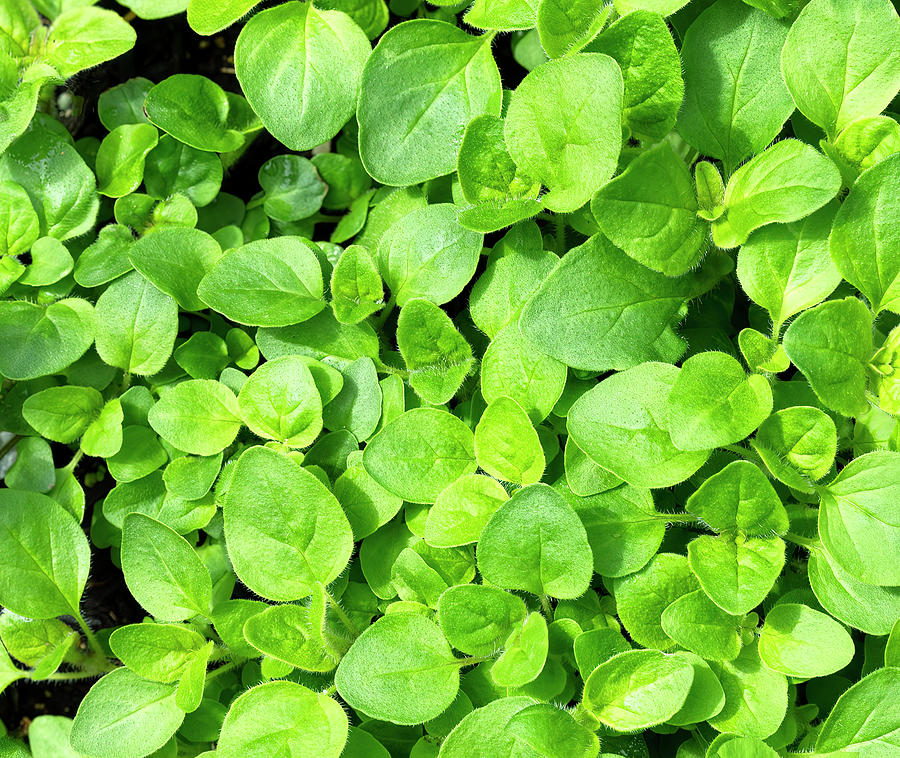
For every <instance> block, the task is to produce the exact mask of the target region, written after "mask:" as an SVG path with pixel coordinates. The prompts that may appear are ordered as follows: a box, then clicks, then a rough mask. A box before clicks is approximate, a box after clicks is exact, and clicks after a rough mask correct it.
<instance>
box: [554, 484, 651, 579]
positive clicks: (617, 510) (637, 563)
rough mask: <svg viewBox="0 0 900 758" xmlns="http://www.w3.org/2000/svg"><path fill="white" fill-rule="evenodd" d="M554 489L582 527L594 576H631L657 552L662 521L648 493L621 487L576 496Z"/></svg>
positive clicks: (623, 485)
mask: <svg viewBox="0 0 900 758" xmlns="http://www.w3.org/2000/svg"><path fill="white" fill-rule="evenodd" d="M556 486H557V488H558V489H560V491H561V492H562V494H563V496H564V497H566V499H567V500H568V501H569V503H570V504H571V505H572V507H573V508H575V512H576V513H577V514H578V517H579V518H580V519H581V523H582V524H584V528H585V531H586V532H587V537H588V543H590V546H591V550H592V552H593V553H594V571H595V572H596V573H598V574H600V575H601V576H606V577H619V576H626V575H627V574H633V573H634V572H635V571H639V570H640V569H642V568H643V567H644V566H645V565H646V564H647V562H648V561H649V560H650V559H651V558H652V557H653V556H654V555H655V554H656V551H657V550H659V546H660V544H661V543H662V540H663V537H664V536H665V533H666V522H665V519H664V517H663V516H662V515H661V514H659V513H657V512H656V509H655V508H654V507H653V495H652V494H651V492H650V490H646V489H638V488H637V487H632V486H631V485H629V484H622V485H621V486H614V487H612V488H611V489H608V490H606V491H605V492H599V493H596V494H593V495H590V496H588V497H576V496H572V495H569V494H568V493H567V492H566V491H565V490H564V489H562V488H561V487H560V486H559V485H558V484H557V485H556Z"/></svg>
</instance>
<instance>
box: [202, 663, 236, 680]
mask: <svg viewBox="0 0 900 758" xmlns="http://www.w3.org/2000/svg"><path fill="white" fill-rule="evenodd" d="M240 665H241V661H232V662H231V663H226V664H225V665H224V666H219V668H217V669H213V670H212V671H210V672H209V673H208V674H207V675H206V683H207V684H209V682H211V681H212V680H213V679H215V678H216V677H217V676H221V675H222V674H224V673H225V672H227V671H231V670H232V669H233V668H235V667H236V666H240Z"/></svg>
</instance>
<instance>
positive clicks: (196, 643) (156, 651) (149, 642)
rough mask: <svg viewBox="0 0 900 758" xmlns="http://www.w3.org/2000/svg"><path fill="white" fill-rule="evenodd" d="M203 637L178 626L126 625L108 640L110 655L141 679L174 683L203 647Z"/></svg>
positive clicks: (191, 630)
mask: <svg viewBox="0 0 900 758" xmlns="http://www.w3.org/2000/svg"><path fill="white" fill-rule="evenodd" d="M204 644H205V642H204V639H203V637H202V636H201V635H200V634H198V633H197V632H195V631H194V630H193V629H189V628H188V627H186V626H179V625H177V624H129V625H128V626H122V627H119V628H118V629H116V630H115V631H114V632H113V633H112V634H111V635H110V638H109V647H110V650H112V652H113V655H115V656H116V658H118V659H119V660H120V661H122V663H123V664H124V665H125V666H127V667H128V668H129V669H130V670H131V671H133V672H134V673H135V674H137V675H138V676H140V677H142V678H143V679H150V680H151V681H154V682H162V683H163V684H174V683H176V682H177V681H178V679H179V678H180V677H181V672H182V671H183V670H184V667H185V666H186V665H187V664H188V661H189V660H190V659H191V656H192V655H193V654H194V653H197V652H198V651H199V650H201V649H202V648H203V646H204Z"/></svg>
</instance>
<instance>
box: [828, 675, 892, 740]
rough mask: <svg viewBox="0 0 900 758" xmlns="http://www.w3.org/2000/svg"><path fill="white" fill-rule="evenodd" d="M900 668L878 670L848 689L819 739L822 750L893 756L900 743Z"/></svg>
mask: <svg viewBox="0 0 900 758" xmlns="http://www.w3.org/2000/svg"><path fill="white" fill-rule="evenodd" d="M898 685H900V669H898V668H882V669H876V670H875V671H873V672H872V673H871V674H869V675H868V676H866V677H863V678H862V679H861V680H860V681H858V682H857V683H856V684H854V685H853V686H852V687H850V689H848V690H847V691H846V692H844V693H843V694H842V695H841V697H840V698H839V699H838V701H837V702H836V703H835V704H834V708H832V710H831V713H830V714H829V716H828V718H827V719H825V723H824V724H823V725H822V728H821V730H820V731H819V736H818V737H817V738H816V750H817V751H819V752H827V751H840V750H843V749H844V748H849V749H850V750H851V751H852V752H854V753H856V754H857V755H861V756H871V757H872V758H877V757H878V756H882V755H884V756H886V755H890V753H891V752H892V751H893V749H894V748H896V747H897V746H900V727H898V724H897V702H896V698H895V697H894V695H893V693H894V692H896V690H897V687H898Z"/></svg>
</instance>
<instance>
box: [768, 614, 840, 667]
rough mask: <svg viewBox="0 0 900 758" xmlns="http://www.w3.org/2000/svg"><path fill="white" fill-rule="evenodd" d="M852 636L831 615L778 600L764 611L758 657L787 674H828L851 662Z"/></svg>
mask: <svg viewBox="0 0 900 758" xmlns="http://www.w3.org/2000/svg"><path fill="white" fill-rule="evenodd" d="M854 652H855V649H854V646H853V640H852V639H850V635H849V634H847V632H846V630H845V629H844V627H842V626H841V625H840V624H839V623H838V622H837V621H835V620H834V619H832V618H831V617H830V616H828V615H827V614H824V613H820V612H819V611H815V610H813V609H812V608H809V607H807V606H805V605H800V604H799V603H779V604H778V605H776V606H775V607H774V608H773V609H772V610H771V611H769V613H768V614H767V615H766V623H765V625H764V626H763V629H762V632H761V633H760V636H759V657H760V659H761V660H762V662H763V663H765V664H766V666H768V667H769V668H770V669H772V670H773V671H780V672H781V673H782V674H787V675H788V676H796V677H803V678H804V679H806V678H810V677H815V676H827V675H828V674H833V673H834V672H835V671H840V670H841V669H842V668H844V666H846V665H847V664H848V663H850V661H851V659H852V658H853V653H854Z"/></svg>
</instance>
